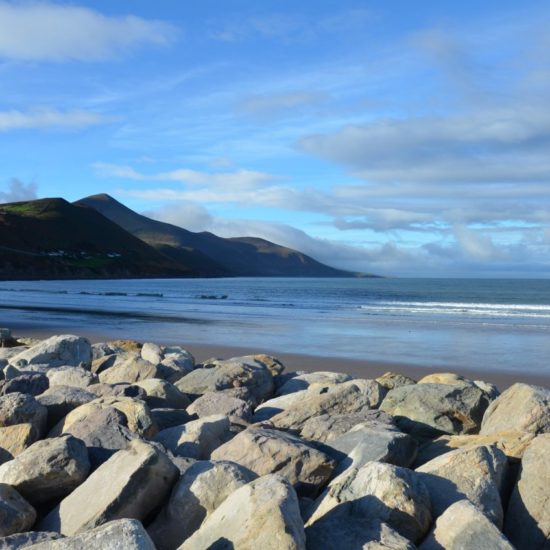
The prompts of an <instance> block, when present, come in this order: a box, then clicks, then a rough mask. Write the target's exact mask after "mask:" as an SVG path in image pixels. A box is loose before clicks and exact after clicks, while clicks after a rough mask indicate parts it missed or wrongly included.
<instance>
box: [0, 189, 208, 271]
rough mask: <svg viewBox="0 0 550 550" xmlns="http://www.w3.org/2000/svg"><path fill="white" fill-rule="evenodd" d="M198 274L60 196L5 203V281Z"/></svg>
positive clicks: (0, 258)
mask: <svg viewBox="0 0 550 550" xmlns="http://www.w3.org/2000/svg"><path fill="white" fill-rule="evenodd" d="M198 274H200V273H198V272H196V271H195V270H194V269H193V268H192V267H190V266H186V265H185V264H184V263H183V262H176V261H174V260H173V259H171V258H169V257H167V256H164V255H163V254H162V253H160V252H159V251H158V250H156V249H155V248H153V247H151V246H149V245H148V244H147V243H145V242H143V241H142V240H140V239H138V238H137V237H135V236H133V235H131V234H130V233H128V232H127V231H125V230H124V229H123V228H121V227H120V226H118V225H117V224H115V223H113V222H112V221H111V220H109V219H107V218H106V217H105V216H103V215H102V214H100V213H99V212H97V211H95V210H93V209H91V208H86V207H83V206H78V205H74V204H71V203H69V202H67V201H66V200H64V199H58V198H54V199H40V200H34V201H27V202H17V203H10V204H1V205H0V279H4V280H7V279H37V278H44V279H46V278H60V279H64V278H86V277H89V278H106V277H186V276H192V275H198Z"/></svg>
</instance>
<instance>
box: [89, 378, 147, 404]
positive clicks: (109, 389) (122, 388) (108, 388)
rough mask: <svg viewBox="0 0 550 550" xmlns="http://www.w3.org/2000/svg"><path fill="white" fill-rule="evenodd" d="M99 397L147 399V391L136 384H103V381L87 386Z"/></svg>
mask: <svg viewBox="0 0 550 550" xmlns="http://www.w3.org/2000/svg"><path fill="white" fill-rule="evenodd" d="M86 389H87V390H88V391H89V392H92V393H93V394H95V395H96V396H97V397H132V398H134V399H141V400H142V401H145V398H146V397H147V392H146V391H145V390H144V389H143V388H140V387H139V386H136V385H135V384H127V383H126V382H124V383H120V384H103V383H101V382H99V383H97V384H92V385H90V386H88V387H87V388H86Z"/></svg>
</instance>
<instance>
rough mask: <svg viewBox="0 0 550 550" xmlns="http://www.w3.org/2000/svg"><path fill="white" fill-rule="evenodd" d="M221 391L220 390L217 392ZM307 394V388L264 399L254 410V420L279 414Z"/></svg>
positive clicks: (261, 419)
mask: <svg viewBox="0 0 550 550" xmlns="http://www.w3.org/2000/svg"><path fill="white" fill-rule="evenodd" d="M217 393H219V392H217ZM305 395H306V390H302V391H297V392H294V393H288V394H286V395H281V396H279V397H273V398H272V399H268V400H267V401H264V402H263V403H262V404H261V405H259V406H258V407H256V409H255V410H254V416H253V417H252V421H253V422H265V421H266V420H269V419H270V418H272V417H273V416H275V415H276V414H279V413H281V412H283V411H285V410H286V409H288V408H289V407H291V406H292V405H297V404H299V403H300V402H301V400H302V398H303V397H304V396H305Z"/></svg>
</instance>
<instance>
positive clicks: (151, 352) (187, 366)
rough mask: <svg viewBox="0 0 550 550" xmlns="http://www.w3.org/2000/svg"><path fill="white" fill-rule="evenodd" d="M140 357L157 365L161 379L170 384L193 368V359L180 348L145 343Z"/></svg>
mask: <svg viewBox="0 0 550 550" xmlns="http://www.w3.org/2000/svg"><path fill="white" fill-rule="evenodd" d="M141 357H142V358H143V359H145V360H146V361H149V362H150V363H153V364H155V365H159V367H160V369H161V372H162V378H164V379H165V380H168V381H169V382H172V383H174V382H177V381H178V380H179V379H180V378H183V377H184V376H185V375H186V374H188V373H189V372H191V371H192V370H193V369H194V367H195V358H194V357H193V355H192V354H191V353H190V352H188V351H187V350H186V349H184V348H182V347H181V346H158V345H157V344H151V343H145V344H143V347H142V348H141Z"/></svg>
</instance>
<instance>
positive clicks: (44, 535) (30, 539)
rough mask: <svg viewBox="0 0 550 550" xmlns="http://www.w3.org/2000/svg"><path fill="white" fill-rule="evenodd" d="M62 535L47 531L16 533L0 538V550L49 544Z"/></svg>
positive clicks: (17, 549) (14, 549) (13, 549)
mask: <svg viewBox="0 0 550 550" xmlns="http://www.w3.org/2000/svg"><path fill="white" fill-rule="evenodd" d="M62 537H63V535H61V534H59V533H54V532H48V531H29V532H27V533H16V534H15V535H9V536H7V537H2V538H0V550H19V549H20V548H29V546H32V545H33V544H38V543H40V542H49V541H52V540H57V539H60V538H62Z"/></svg>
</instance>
